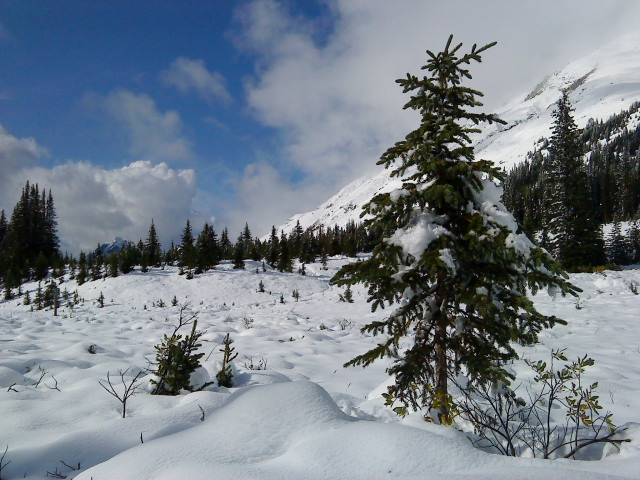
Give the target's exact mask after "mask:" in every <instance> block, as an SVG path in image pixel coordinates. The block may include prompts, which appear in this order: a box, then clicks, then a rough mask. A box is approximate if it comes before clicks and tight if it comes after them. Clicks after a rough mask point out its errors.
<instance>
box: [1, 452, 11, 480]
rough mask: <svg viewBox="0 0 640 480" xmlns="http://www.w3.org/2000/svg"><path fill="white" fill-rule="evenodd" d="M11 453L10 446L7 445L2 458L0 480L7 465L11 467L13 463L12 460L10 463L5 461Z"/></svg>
mask: <svg viewBox="0 0 640 480" xmlns="http://www.w3.org/2000/svg"><path fill="white" fill-rule="evenodd" d="M8 451H9V445H7V446H6V447H5V449H4V453H3V454H2V456H1V457H0V480H1V479H2V470H4V469H5V467H6V466H7V465H9V464H10V463H11V460H9V461H8V462H5V461H4V457H6V456H7V452H8Z"/></svg>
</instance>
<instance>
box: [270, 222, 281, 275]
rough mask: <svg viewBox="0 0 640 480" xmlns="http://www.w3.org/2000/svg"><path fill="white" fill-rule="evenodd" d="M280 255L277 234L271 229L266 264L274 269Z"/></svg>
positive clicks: (273, 228)
mask: <svg viewBox="0 0 640 480" xmlns="http://www.w3.org/2000/svg"><path fill="white" fill-rule="evenodd" d="M279 254H280V245H279V241H278V233H277V232H276V227H274V226H272V227H271V236H270V237H269V252H268V253H267V263H268V264H269V265H271V266H272V267H275V266H276V264H277V263H278V256H279Z"/></svg>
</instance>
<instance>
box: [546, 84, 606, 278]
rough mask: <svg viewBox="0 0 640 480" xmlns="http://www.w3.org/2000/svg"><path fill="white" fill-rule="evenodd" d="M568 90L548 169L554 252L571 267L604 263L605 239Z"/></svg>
mask: <svg viewBox="0 0 640 480" xmlns="http://www.w3.org/2000/svg"><path fill="white" fill-rule="evenodd" d="M572 112H573V107H572V106H571V103H570V101H569V96H568V93H567V92H566V91H564V92H563V93H562V96H561V97H560V99H559V100H558V102H557V104H556V110H555V111H554V112H553V118H554V126H553V133H552V135H551V139H550V143H549V158H548V160H547V162H546V164H547V165H546V170H547V172H548V173H547V182H548V191H547V199H548V200H547V201H548V205H549V206H548V208H547V215H548V221H547V224H548V232H549V235H550V247H551V251H552V252H553V254H554V255H555V257H556V259H557V260H558V261H560V263H561V264H562V265H563V266H564V267H565V268H567V269H569V270H577V269H579V268H580V267H585V266H586V267H593V266H596V265H601V264H602V263H604V242H603V239H602V230H601V227H600V225H599V223H598V221H597V218H596V217H595V216H594V215H593V214H592V212H593V207H592V205H590V197H589V192H590V189H589V182H588V177H587V174H586V172H585V169H584V164H583V162H582V149H583V147H582V141H581V138H580V130H579V129H578V127H577V126H576V124H575V121H574V120H573V116H572Z"/></svg>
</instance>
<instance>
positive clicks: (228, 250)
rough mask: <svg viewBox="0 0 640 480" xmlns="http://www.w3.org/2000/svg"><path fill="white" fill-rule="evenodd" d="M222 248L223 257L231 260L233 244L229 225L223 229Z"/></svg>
mask: <svg viewBox="0 0 640 480" xmlns="http://www.w3.org/2000/svg"><path fill="white" fill-rule="evenodd" d="M220 249H221V253H222V258H223V259H225V260H229V259H230V258H231V256H232V255H233V245H232V244H231V240H230V239H229V229H228V228H227V227H224V228H223V229H222V235H221V236H220Z"/></svg>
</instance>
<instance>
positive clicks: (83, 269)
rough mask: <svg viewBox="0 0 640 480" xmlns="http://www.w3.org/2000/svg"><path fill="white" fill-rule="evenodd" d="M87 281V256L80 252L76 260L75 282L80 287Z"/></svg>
mask: <svg viewBox="0 0 640 480" xmlns="http://www.w3.org/2000/svg"><path fill="white" fill-rule="evenodd" d="M86 281H87V255H86V253H84V252H80V256H79V258H78V273H77V275H76V282H77V283H78V285H82V284H83V283H84V282H86Z"/></svg>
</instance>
